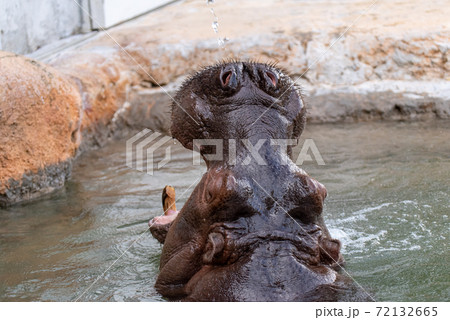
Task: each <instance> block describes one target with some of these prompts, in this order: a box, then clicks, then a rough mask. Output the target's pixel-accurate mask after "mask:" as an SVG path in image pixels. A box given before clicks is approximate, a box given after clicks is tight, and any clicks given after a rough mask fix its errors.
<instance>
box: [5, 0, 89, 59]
mask: <svg viewBox="0 0 450 320" xmlns="http://www.w3.org/2000/svg"><path fill="white" fill-rule="evenodd" d="M81 22H82V17H81V12H80V9H79V8H78V7H77V5H76V3H75V2H74V1H73V0H43V1H42V0H0V50H4V51H12V52H15V53H19V54H25V53H28V52H32V51H34V50H36V49H38V48H40V47H42V46H43V45H45V44H47V43H50V42H52V41H56V40H58V39H61V38H64V37H67V36H70V35H72V34H76V33H79V32H80V31H81Z"/></svg>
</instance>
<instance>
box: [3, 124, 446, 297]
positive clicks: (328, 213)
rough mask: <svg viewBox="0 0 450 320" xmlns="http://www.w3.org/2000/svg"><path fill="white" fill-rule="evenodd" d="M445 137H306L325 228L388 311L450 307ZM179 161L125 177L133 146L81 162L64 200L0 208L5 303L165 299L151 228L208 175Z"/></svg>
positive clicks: (387, 128)
mask: <svg viewBox="0 0 450 320" xmlns="http://www.w3.org/2000/svg"><path fill="white" fill-rule="evenodd" d="M448 128H450V123H449V122H433V123H361V124H351V125H349V124H345V125H344V124H341V125H316V126H308V130H307V131H306V132H305V133H304V135H303V136H302V137H303V138H313V139H314V142H315V144H316V145H317V147H318V149H319V151H320V152H321V154H322V157H323V159H324V161H325V164H326V165H325V166H319V165H316V164H314V163H312V162H308V163H305V164H304V165H303V168H304V169H305V170H306V171H308V172H309V173H310V174H311V175H312V176H314V177H316V178H317V179H318V180H319V181H321V182H322V183H324V184H325V186H326V187H327V189H328V193H329V196H328V198H327V200H326V206H325V221H326V223H327V225H328V227H329V228H330V231H331V232H332V234H333V235H334V236H336V237H337V238H339V239H340V240H341V241H342V242H343V244H344V249H343V252H344V256H345V258H346V260H347V263H346V267H345V268H346V270H347V271H348V272H349V273H350V274H351V275H352V276H353V277H354V278H355V280H356V281H358V283H360V284H361V285H362V286H364V287H365V288H367V289H368V290H369V291H370V292H371V293H372V294H373V295H374V296H375V298H376V299H377V300H379V301H415V300H418V301H431V300H438V301H449V300H450V291H449V287H450V286H449V282H450V275H449V271H448V264H449V262H450V261H449V260H450V259H449V258H450V255H449V251H448V247H447V244H448V236H449V217H448V214H449V212H450V210H449V209H450V208H449V181H450V160H449V159H450V144H449V143H448V141H449V137H450V135H449V129H448ZM160 150H161V154H160V155H157V157H156V159H162V158H163V153H164V150H165V148H160ZM172 151H173V160H172V161H171V162H170V163H169V164H168V165H167V166H166V167H164V168H162V169H161V170H159V171H157V172H155V174H154V176H149V175H146V174H144V173H141V172H137V171H135V170H132V169H130V168H128V167H126V165H125V161H126V159H125V142H124V141H118V142H113V143H111V144H110V145H108V146H106V147H105V148H103V149H101V150H97V151H92V152H89V153H86V154H84V155H83V156H82V157H80V158H79V159H78V161H77V163H76V165H75V167H74V170H73V177H72V179H71V180H70V181H69V183H67V185H66V186H65V188H64V189H63V190H60V191H58V192H57V193H55V194H53V195H51V196H49V197H48V198H47V199H43V200H40V201H37V202H34V203H32V204H28V205H26V206H15V207H12V208H9V209H6V210H0V300H1V301H30V300H31V301H35V300H44V301H73V300H76V299H77V298H79V297H80V295H81V294H82V293H83V292H86V293H85V294H84V295H83V296H81V298H80V300H81V301H155V300H156V301H161V300H163V299H162V297H160V296H159V295H158V294H157V292H156V291H155V289H154V288H153V285H154V282H155V279H156V276H157V274H158V264H159V257H160V253H161V246H160V245H159V244H158V243H157V241H156V240H154V239H153V238H152V237H151V235H150V234H149V233H148V231H147V221H148V220H149V219H150V218H152V217H154V216H156V215H159V214H161V212H162V209H161V190H162V188H163V187H164V185H166V184H170V185H173V186H175V188H176V190H177V195H178V201H177V206H178V207H179V208H181V206H182V204H183V203H184V201H185V200H186V199H187V197H188V195H189V194H190V193H191V192H192V186H191V185H192V184H196V183H197V182H196V181H198V179H200V177H201V175H202V174H203V172H204V170H205V169H204V167H195V166H192V158H191V155H190V153H188V152H186V151H185V150H184V149H183V148H182V147H181V146H180V145H179V144H176V145H173V143H172ZM297 151H298V150H297ZM158 157H159V158H158ZM183 193H184V194H183ZM130 246H131V248H130ZM128 249H129V250H128ZM119 257H121V258H120V259H119V260H117V259H118V258H119ZM114 262H115V263H114ZM113 263H114V264H113ZM111 265H112V266H111ZM108 268H109V269H108ZM107 269H108V271H107V272H105V273H104V271H105V270H107ZM103 273H104V274H103ZM102 274H103V275H102ZM99 276H100V277H99ZM96 279H98V281H97V282H96V283H95V284H93V285H92V283H93V282H94V281H95V280H96Z"/></svg>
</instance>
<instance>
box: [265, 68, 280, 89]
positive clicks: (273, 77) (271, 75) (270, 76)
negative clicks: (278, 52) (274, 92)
mask: <svg viewBox="0 0 450 320" xmlns="http://www.w3.org/2000/svg"><path fill="white" fill-rule="evenodd" d="M266 77H267V78H268V80H269V83H271V84H272V85H273V86H274V87H276V86H277V83H278V77H277V76H276V75H275V74H274V73H272V72H270V71H266Z"/></svg>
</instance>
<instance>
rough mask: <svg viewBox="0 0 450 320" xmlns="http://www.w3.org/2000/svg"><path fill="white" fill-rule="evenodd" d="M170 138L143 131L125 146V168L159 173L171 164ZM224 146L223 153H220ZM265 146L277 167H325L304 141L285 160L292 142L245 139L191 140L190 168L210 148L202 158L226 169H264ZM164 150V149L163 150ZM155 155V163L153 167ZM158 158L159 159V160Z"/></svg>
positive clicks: (308, 141)
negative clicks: (221, 163)
mask: <svg viewBox="0 0 450 320" xmlns="http://www.w3.org/2000/svg"><path fill="white" fill-rule="evenodd" d="M171 140H172V138H171V137H168V136H165V135H163V134H162V133H158V132H152V131H150V130H149V129H144V130H142V131H141V132H139V133H138V134H136V135H134V136H133V137H131V138H130V139H128V140H127V142H126V145H127V146H126V164H127V166H128V167H130V168H133V169H136V170H138V171H141V172H145V173H147V174H150V175H153V171H154V168H155V167H156V168H157V169H161V168H162V167H164V166H165V165H166V164H168V163H169V162H170V160H171V151H172V150H171V146H170V145H167V142H169V141H171ZM224 142H226V143H227V146H228V147H227V149H226V150H227V151H226V152H224ZM238 143H240V145H242V146H243V149H242V150H243V151H242V150H241V154H240V155H243V156H242V157H237V150H236V145H237V144H238ZM267 143H269V145H270V146H271V148H278V152H279V154H280V156H281V157H282V158H281V163H282V164H283V165H288V164H289V163H292V162H294V163H295V164H296V165H298V166H301V165H302V164H303V163H304V162H305V161H313V158H312V157H311V155H312V156H314V159H315V161H316V163H317V164H318V165H321V166H322V165H325V162H324V161H323V158H322V155H321V154H320V152H319V149H318V148H317V146H316V144H315V143H314V140H312V139H305V140H304V142H303V145H302V148H301V149H300V151H299V153H298V155H297V156H296V157H295V156H294V157H293V158H292V159H291V160H289V158H288V156H287V148H288V146H296V145H297V141H296V140H292V139H259V140H258V141H256V142H255V143H253V144H252V142H251V141H250V140H248V139H242V140H235V139H227V140H223V139H195V140H193V147H194V151H192V164H193V165H201V163H202V161H201V156H200V153H199V152H198V151H199V150H201V149H202V147H204V146H214V148H213V149H214V150H215V153H214V154H204V155H203V156H204V158H205V159H206V160H210V161H224V159H225V160H226V162H227V164H228V165H232V166H234V165H242V166H246V165H250V164H254V163H256V164H258V165H261V166H266V165H268V164H267V162H266V160H265V158H264V154H261V153H264V152H261V150H262V147H263V146H264V145H266V146H267ZM163 148H165V149H163ZM155 153H156V155H157V156H156V159H158V162H156V163H155ZM161 157H162V159H161Z"/></svg>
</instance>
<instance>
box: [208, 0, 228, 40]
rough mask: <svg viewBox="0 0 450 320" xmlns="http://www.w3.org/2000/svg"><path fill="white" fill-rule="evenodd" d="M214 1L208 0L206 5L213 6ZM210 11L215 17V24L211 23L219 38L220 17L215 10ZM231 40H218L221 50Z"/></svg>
mask: <svg viewBox="0 0 450 320" xmlns="http://www.w3.org/2000/svg"><path fill="white" fill-rule="evenodd" d="M213 3H214V0H207V1H206V5H208V6H209V5H210V4H213ZM209 11H211V14H212V15H213V17H214V20H213V22H212V23H211V27H212V29H213V30H214V33H215V34H217V35H218V36H219V17H218V16H217V15H216V12H215V11H214V8H210V9H209ZM228 41H229V39H228V38H227V37H223V38H222V37H220V36H219V38H217V44H218V45H219V48H222V47H224V45H225V43H226V42H228Z"/></svg>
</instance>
